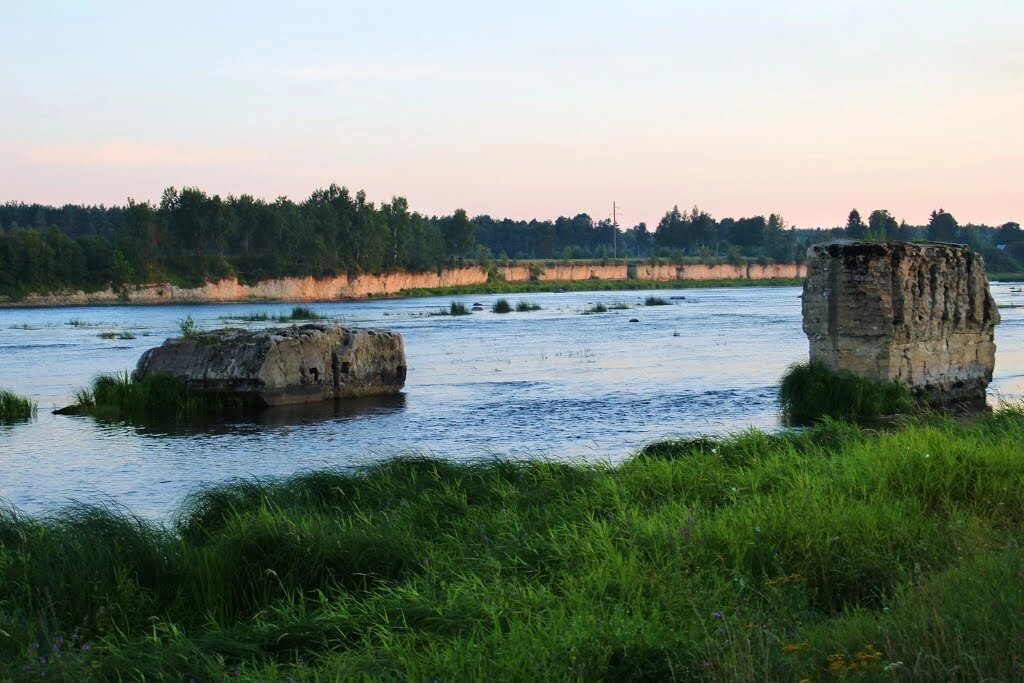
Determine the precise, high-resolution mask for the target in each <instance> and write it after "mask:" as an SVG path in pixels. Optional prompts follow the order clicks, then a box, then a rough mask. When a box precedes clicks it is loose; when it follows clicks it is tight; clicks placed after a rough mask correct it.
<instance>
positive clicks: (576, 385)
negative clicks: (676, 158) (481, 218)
mask: <svg viewBox="0 0 1024 683" xmlns="http://www.w3.org/2000/svg"><path fill="white" fill-rule="evenodd" d="M992 290H993V294H994V295H995V297H996V300H997V301H998V302H999V303H1000V304H1001V305H1004V306H1007V307H1004V308H1003V309H1002V310H1001V313H1002V314H1003V323H1002V325H1000V326H999V327H998V328H997V331H996V342H997V344H998V352H997V365H996V380H995V381H994V382H993V385H992V387H991V388H990V391H991V393H992V394H993V396H998V395H1002V396H1004V397H1009V398H1016V397H1018V396H1020V395H1021V394H1022V393H1024V308H1014V307H1013V306H1015V305H1017V304H1018V303H1019V304H1021V305H1024V293H1021V291H1020V285H1019V284H1016V283H1014V284H1002V283H996V284H993V286H992ZM648 294H650V293H649V292H601V293H594V292H575V293H552V294H529V295H511V296H506V298H508V299H509V300H510V301H511V302H512V303H513V305H514V304H515V303H516V302H518V301H521V300H526V301H531V302H535V303H537V304H540V305H541V306H542V307H543V310H541V311H537V312H533V313H511V314H507V315H498V314H494V313H491V312H490V306H491V304H492V303H493V302H494V301H495V300H496V299H498V298H499V297H498V296H487V295H477V296H468V297H467V296H459V297H441V298H417V299H404V300H379V301H360V302H339V303H323V304H316V305H313V306H312V308H314V310H316V311H317V312H318V313H320V314H321V315H325V316H329V317H330V318H332V319H336V320H337V321H339V322H341V323H344V324H346V325H352V326H358V327H386V328H389V329H393V330H396V331H399V332H401V333H402V335H403V336H404V337H405V345H406V354H407V356H408V363H409V374H408V381H407V383H406V387H405V391H404V393H403V394H402V395H400V396H398V397H393V398H389V399H384V400H364V401H355V402H339V403H337V404H325V405H321V406H313V407H308V406H307V407H303V408H301V409H295V408H291V409H283V408H280V409H271V410H268V411H266V412H264V413H263V414H261V415H260V416H259V417H258V418H256V420H255V421H254V420H252V419H250V420H238V419H236V420H232V421H227V422H219V423H216V424H211V425H206V426H203V427H200V428H173V429H166V428H164V429H155V428H152V427H141V426H133V425H126V424H121V423H99V422H97V421H95V420H93V419H92V418H89V417H83V416H58V415H52V414H51V410H52V409H53V408H54V407H61V406H65V405H68V404H69V403H71V401H72V398H71V397H72V393H73V392H74V390H75V389H76V388H78V387H81V386H84V385H86V384H88V382H89V381H90V379H91V378H92V377H93V376H95V375H96V374H99V373H108V372H116V371H122V370H127V369H131V368H133V367H134V365H135V362H136V360H137V359H138V357H139V355H140V354H141V353H142V352H143V351H144V350H145V349H147V348H150V347H152V346H156V345H159V344H160V343H161V342H162V341H163V340H164V338H166V337H168V336H174V335H176V334H178V326H179V322H180V321H181V320H182V319H184V318H185V317H186V316H188V315H191V316H192V317H193V318H194V319H195V321H196V322H197V323H198V324H199V325H200V327H202V328H204V329H211V328H214V327H219V326H224V325H227V324H233V325H238V324H239V323H232V322H230V321H225V320H224V319H223V317H224V316H242V315H248V314H253V313H262V312H265V313H270V314H273V315H281V314H287V313H288V312H289V311H290V310H291V305H288V304H265V303H264V304H231V305H192V306H154V307H142V306H125V307H94V308H48V309H8V310H0V387H4V388H8V389H12V390H14V391H16V392H18V393H22V394H26V395H29V396H31V397H33V398H34V399H36V400H37V401H38V402H39V407H40V410H39V415H38V418H37V419H35V420H32V421H30V422H27V423H20V424H15V425H0V499H6V500H8V501H10V502H11V503H13V504H14V505H16V506H17V507H19V508H20V509H22V510H24V511H26V512H31V513H37V512H42V511H45V510H50V509H54V508H56V507H58V506H60V505H62V504H66V503H68V502H69V501H85V502H109V501H113V502H116V503H118V504H122V505H125V506H127V507H128V508H130V509H131V510H133V511H135V512H136V513H138V514H141V515H143V516H146V517H153V518H163V517H166V516H167V515H168V514H170V513H171V512H172V511H173V510H174V509H175V507H176V506H177V505H178V504H179V503H180V501H181V499H182V497H183V496H184V495H185V494H186V493H187V492H188V491H190V490H192V489H194V488H196V487H197V486H199V485H201V484H205V483H211V482H218V481H223V480H226V479H232V478H238V477H253V476H258V477H262V476H282V475H288V474H292V473H295V472H297V471H301V470H308V469H315V468H323V467H344V466H351V465H357V464H362V463H367V462H372V461H373V460H376V459H380V458H385V457H388V456H391V455H394V454H402V453H420V454H432V455H436V456H439V457H446V458H452V459H457V460H467V459H478V458H485V457H516V458H526V457H543V458H557V459H563V460H607V461H611V462H615V461H617V460H621V459H622V458H624V457H626V456H628V455H629V454H630V453H632V452H634V451H635V450H636V449H637V448H638V447H640V446H642V445H643V444H645V443H649V442H651V441H654V440H657V439H663V438H667V437H673V436H681V435H692V434H696V433H723V432H731V431H735V430H738V429H743V428H746V427H748V426H751V425H752V426H755V427H759V428H765V429H772V428H776V427H777V426H778V425H779V418H778V406H777V404H776V401H775V387H776V384H777V382H778V379H779V376H780V375H781V374H782V372H783V371H784V369H785V368H786V366H787V365H789V364H790V363H794V362H797V361H801V360H803V359H805V358H806V354H807V340H806V338H805V336H804V334H803V332H802V330H801V326H800V321H801V318H800V299H799V294H800V289H799V288H797V287H748V288H714V289H686V290H678V291H670V290H661V291H658V292H655V294H656V295H657V296H660V297H664V298H666V299H670V300H671V304H672V305H669V306H651V307H646V306H642V305H638V304H640V303H641V302H642V301H643V299H644V298H645V297H646V296H647V295H648ZM452 300H456V301H461V302H463V303H465V304H467V306H468V305H471V304H472V303H474V302H479V303H481V304H483V305H484V307H485V312H480V313H474V314H473V315H471V316H464V317H455V318H452V317H438V316H431V315H430V313H431V312H433V311H437V310H438V309H440V308H447V307H448V304H449V302H450V301H452ZM596 303H603V304H605V305H609V306H610V305H613V304H629V305H630V306H631V308H629V309H627V310H616V311H611V312H609V313H605V314H597V315H582V314H581V311H582V310H584V309H585V308H587V307H588V306H590V305H593V304H596ZM631 318H636V319H638V320H639V322H635V323H631V322H629V321H630V319H631ZM110 331H112V332H122V331H129V332H131V334H133V335H135V338H134V339H118V338H114V339H103V338H101V337H100V336H99V335H100V334H101V333H103V332H110Z"/></svg>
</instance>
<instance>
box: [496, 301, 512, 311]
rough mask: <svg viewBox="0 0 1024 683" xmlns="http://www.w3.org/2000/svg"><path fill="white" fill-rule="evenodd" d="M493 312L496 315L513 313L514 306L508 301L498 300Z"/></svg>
mask: <svg viewBox="0 0 1024 683" xmlns="http://www.w3.org/2000/svg"><path fill="white" fill-rule="evenodd" d="M491 311H492V312H494V313H511V312H512V304H510V303H509V302H508V299H498V300H497V301H495V302H494V305H493V306H491Z"/></svg>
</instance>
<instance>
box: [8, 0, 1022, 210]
mask: <svg viewBox="0 0 1024 683" xmlns="http://www.w3.org/2000/svg"><path fill="white" fill-rule="evenodd" d="M1022 31H1024V1H1022V0H977V1H975V2H965V1H963V0H905V1H900V0H888V1H885V2H881V1H879V2H875V1H873V0H871V1H869V0H847V1H840V0H776V1H770V0H719V1H715V2H711V1H706V2H684V1H681V0H674V1H671V2H670V1H667V0H666V1H663V2H629V3H626V2H620V3H611V2H600V1H597V0H590V1H588V2H555V1H554V0H548V1H547V2H528V1H527V2H523V1H517V2H502V3H493V2H480V1H479V0H475V1H470V0H465V1H460V2H444V1H437V2H384V1H377V2H343V1H335V2H290V3H283V2H273V3H270V2H253V1H247V2H212V1H210V0H207V1H206V2H189V1H182V2H164V3H149V2H137V1H134V2H100V1H96V2H80V1H75V2H71V1H68V2H51V1H47V0H39V1H33V2H28V1H14V0H0V92H2V93H3V95H2V98H0V201H12V200H13V201H26V202H44V203H51V204H63V203H65V202H74V203H101V202H102V203H106V204H111V203H123V202H124V201H125V200H126V198H127V197H133V198H135V199H139V200H146V199H148V200H158V199H159V196H160V193H161V191H162V189H163V188H164V187H166V186H170V185H174V186H177V187H181V186H185V185H195V186H199V187H201V188H203V189H205V190H207V191H209V192H211V193H218V194H222V195H226V194H229V193H233V194H240V193H243V192H245V193H250V194H255V195H258V196H263V197H266V198H270V199H272V198H274V197H277V196H279V195H287V196H289V197H291V198H293V199H296V200H301V199H302V198H304V197H306V196H307V195H308V194H309V193H310V192H311V191H312V190H314V189H315V188H317V187H321V186H324V185H326V184H328V183H330V182H336V183H338V184H341V185H347V186H348V187H350V188H352V189H353V190H356V189H365V190H366V192H367V194H368V195H369V197H370V199H371V200H375V201H380V200H387V199H389V198H390V197H391V196H392V195H400V196H405V197H407V198H408V199H409V202H410V205H411V207H412V208H413V209H415V210H418V211H420V212H423V213H427V214H446V213H451V212H452V211H453V210H454V209H456V208H458V207H463V208H465V209H466V210H468V211H469V212H470V214H482V213H486V214H490V215H492V216H499V217H504V216H509V217H513V218H534V217H536V218H552V217H555V216H558V215H563V214H564V215H573V214H576V213H580V212H587V213H589V214H591V215H592V216H593V217H594V218H595V219H601V218H605V217H608V216H610V214H611V206H612V201H613V200H614V201H616V202H618V203H619V204H620V206H621V207H622V216H621V218H620V223H622V224H624V225H626V226H628V225H632V224H634V223H636V222H638V221H647V223H648V225H649V226H651V227H653V225H654V224H655V223H657V221H658V219H659V218H660V216H661V215H662V214H663V213H664V212H665V211H666V210H667V209H668V208H670V207H671V206H672V205H673V204H678V205H680V206H681V207H689V206H692V205H694V204H698V205H700V206H701V207H702V208H705V209H707V210H709V211H710V212H711V213H712V214H714V215H715V216H717V217H722V216H742V215H751V214H758V213H763V214H767V213H769V212H773V211H774V212H779V213H782V214H783V215H784V216H785V218H786V219H787V220H788V222H789V223H790V224H795V225H798V226H818V225H821V226H829V225H837V224H840V223H842V222H844V221H845V217H846V214H847V213H848V212H849V210H850V208H852V207H857V208H859V209H860V211H861V213H862V214H864V215H867V213H869V212H870V211H871V210H872V209H875V208H887V209H889V210H891V211H892V212H893V213H894V214H895V215H896V216H897V217H898V218H902V219H906V220H907V221H908V222H910V223H913V224H920V223H923V222H925V221H926V220H927V215H928V213H929V212H930V211H931V210H932V209H935V208H938V207H940V206H941V207H944V208H946V209H947V210H949V211H951V212H952V213H953V214H954V215H955V216H956V217H957V218H958V219H959V220H960V222H961V223H966V222H976V223H980V222H986V223H989V224H999V223H1002V222H1005V221H1008V220H1015V221H1021V222H1024V171H1022V166H1021V163H1022V159H1024V41H1022V40H1021V34H1022Z"/></svg>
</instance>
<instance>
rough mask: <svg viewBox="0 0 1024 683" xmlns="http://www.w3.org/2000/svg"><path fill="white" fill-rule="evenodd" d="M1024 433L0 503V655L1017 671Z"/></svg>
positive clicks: (616, 669)
mask: <svg viewBox="0 0 1024 683" xmlns="http://www.w3.org/2000/svg"><path fill="white" fill-rule="evenodd" d="M1022 440H1024V414H1022V413H1021V412H1019V411H1012V410H1005V411H1001V412H998V413H995V414H991V415H987V416H983V417H981V418H979V419H978V420H977V421H976V422H974V423H970V424H965V423H957V422H953V421H952V420H948V419H940V418H930V419H929V420H928V421H926V422H922V423H920V424H916V425H911V426H906V427H904V428H901V429H897V430H893V431H888V432H883V433H875V432H871V431H866V430H863V429H861V428H858V427H856V426H852V425H849V424H845V423H839V422H834V421H830V420H826V421H823V422H821V423H820V424H818V425H817V426H815V427H813V428H811V429H808V430H804V431H803V432H800V433H784V434H776V435H770V434H764V433H761V432H757V431H748V432H744V433H741V434H737V435H733V436H729V437H722V438H715V439H711V438H694V439H690V440H685V441H677V442H671V443H663V444H657V445H652V446H650V447H648V448H647V449H645V450H644V451H643V452H642V453H640V454H638V455H636V456H634V457H633V458H631V459H629V460H628V461H626V462H625V463H623V464H622V465H620V466H617V467H612V466H609V465H585V464H563V463H557V462H540V461H533V462H503V461H487V462H480V463H477V464H454V463H451V462H446V461H442V460H434V459H426V458H405V459H397V460H390V461H386V462H383V463H380V464H378V465H375V466H372V467H368V468H366V469H362V470H358V471H321V472H312V473H305V474H301V475H298V476H295V477H293V478H290V479H285V480H270V481H252V480H245V481H238V482H234V483H229V484H225V485H222V486H217V487H213V488H207V489H204V490H200V491H197V492H195V493H193V494H192V495H191V496H190V497H189V498H188V499H187V500H186V502H185V504H184V505H183V507H182V508H181V510H180V511H179V512H178V513H177V515H176V516H175V517H174V518H173V520H172V521H171V522H170V523H168V524H166V525H162V524H154V523H151V522H147V521H144V520H141V519H139V518H136V517H134V516H132V515H131V514H130V513H129V512H127V511H125V510H120V509H107V508H99V507H89V506H74V507H70V508H67V509H64V510H62V511H58V512H55V513H53V514H50V515H47V516H46V517H39V518H35V517H28V516H25V515H22V514H19V513H18V512H16V511H14V510H4V511H2V512H0V585H3V586H4V590H3V593H2V597H0V628H2V629H3V631H2V632H0V679H6V678H10V679H16V680H22V679H26V678H33V679H39V678H40V677H42V678H44V679H47V680H49V679H61V680H84V679H89V680H129V679H131V680H134V679H139V678H143V677H145V678H147V679H166V680H188V679H189V678H195V679H196V680H197V681H198V680H204V681H205V680H223V679H231V678H234V677H236V676H237V677H238V678H240V679H242V680H249V681H263V680H289V679H292V680H495V681H501V680H523V679H525V678H529V679H532V680H543V681H547V680H567V679H568V680H608V681H619V680H651V681H655V680H656V681H662V680H665V681H671V680H711V681H736V680H767V681H798V680H800V679H803V678H807V679H810V680H814V681H830V680H898V681H919V680H943V681H944V680H1001V681H1002V680H1005V681H1009V680H1020V679H1021V678H1022V677H1024V648H1021V642H1022V639H1024V618H1022V615H1024V591H1022V590H1020V582H1021V576H1022V575H1024V574H1022V572H1024V550H1022V548H1021V541H1022V540H1024V459H1022V458H1021V457H1020V447H1019V444H1020V443H1021V442H1022ZM42 658H45V659H42ZM854 663H856V664H857V668H856V669H851V668H850V667H851V665H852V664H854ZM830 665H831V666H832V667H833V668H835V669H836V671H834V672H830V671H829V667H830ZM840 666H841V667H842V671H838V669H839V668H840ZM23 667H25V668H23Z"/></svg>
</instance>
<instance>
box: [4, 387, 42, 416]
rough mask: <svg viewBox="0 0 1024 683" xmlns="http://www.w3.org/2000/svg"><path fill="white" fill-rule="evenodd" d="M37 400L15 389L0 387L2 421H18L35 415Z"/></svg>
mask: <svg viewBox="0 0 1024 683" xmlns="http://www.w3.org/2000/svg"><path fill="white" fill-rule="evenodd" d="M36 409H37V406H36V402H35V401H33V400H32V399H30V398H26V397H25V396H20V395H18V394H16V393H14V392H13V391H8V390H7V389H0V422H17V421H21V420H28V419H31V418H32V417H35V414H36Z"/></svg>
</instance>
